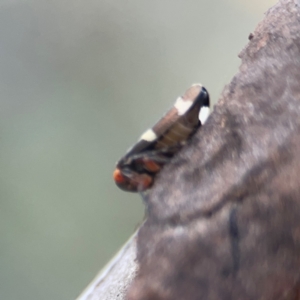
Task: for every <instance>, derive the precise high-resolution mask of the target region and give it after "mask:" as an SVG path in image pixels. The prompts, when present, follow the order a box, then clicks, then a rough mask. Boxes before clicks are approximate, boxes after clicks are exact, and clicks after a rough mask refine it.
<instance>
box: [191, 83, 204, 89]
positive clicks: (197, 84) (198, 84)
mask: <svg viewBox="0 0 300 300" xmlns="http://www.w3.org/2000/svg"><path fill="white" fill-rule="evenodd" d="M192 86H199V87H201V88H202V84H201V83H194V84H192Z"/></svg>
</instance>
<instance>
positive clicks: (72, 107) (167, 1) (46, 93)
mask: <svg viewBox="0 0 300 300" xmlns="http://www.w3.org/2000/svg"><path fill="white" fill-rule="evenodd" d="M273 4H275V0H272V1H271V0H265V1H258V0H242V1H241V0H219V1H216V0H185V1H183V0H179V1H174V0H164V1H159V0H152V1H140V0H131V1H122V0H110V1H108V0H107V1H105V0H98V1H96V0H86V1H79V0H73V1H71V0H64V1H62V0H52V1H41V0H0V28H1V29H0V170H1V171H0V197H1V199H0V200H1V201H0V237H1V239H0V249H1V250H0V299H9V300H10V299H12V300H15V299H25V300H27V299H31V300H35V299H39V300H40V299H43V300H48V299H49V300H50V299H51V300H53V299H56V300H60V299H63V300H64V299H74V298H75V297H76V296H78V295H79V294H80V292H81V291H82V290H83V289H84V288H85V287H86V285H87V284H88V283H89V282H90V281H91V280H92V279H93V277H94V276H95V275H96V274H97V273H98V271H99V270H100V269H101V268H102V267H103V266H104V265H105V263H106V262H108V260H109V259H110V258H111V257H112V256H113V255H114V254H115V253H116V252H117V251H118V249H119V248H120V247H121V246H122V244H123V243H124V242H125V241H126V240H127V239H128V238H129V236H130V235H131V234H132V233H133V232H134V230H135V229H136V227H137V226H138V225H139V223H140V222H141V221H142V219H143V216H144V208H143V205H142V201H141V199H140V198H139V196H137V195H135V194H130V193H125V192H122V191H121V190H119V189H118V188H117V187H116V186H115V184H114V182H113V180H112V172H113V169H114V166H115V162H116V161H117V160H118V159H119V158H120V156H122V155H123V154H124V153H125V151H126V150H127V149H128V147H130V146H131V145H132V144H133V143H134V142H135V141H136V140H137V138H138V137H139V136H140V134H141V133H142V132H143V131H144V130H145V129H147V128H148V127H150V126H152V125H153V124H154V122H156V121H157V120H158V119H159V118H160V117H161V116H162V114H163V113H164V112H165V111H166V110H167V109H168V108H170V106H171V105H172V104H173V102H174V101H175V99H176V98H177V96H178V95H180V94H182V93H183V92H184V91H185V90H186V88H188V87H189V86H190V85H191V84H192V83H195V82H202V83H203V84H204V85H205V86H206V88H207V89H208V91H209V92H210V94H211V98H212V100H213V102H216V101H217V100H218V97H219V95H220V93H221V91H222V89H223V87H224V85H225V84H226V83H228V82H229V81H230V80H231V78H232V76H234V74H235V73H236V72H238V66H239V64H240V62H239V59H238V57H237V55H238V53H239V52H240V51H241V50H242V48H243V47H244V46H245V45H246V44H247V42H248V35H249V33H250V32H252V31H253V30H254V29H255V27H256V25H257V23H258V22H259V21H260V20H262V18H263V13H264V12H265V11H266V10H267V9H268V8H269V7H271V6H272V5H273Z"/></svg>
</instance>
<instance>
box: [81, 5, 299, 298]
mask: <svg viewBox="0 0 300 300" xmlns="http://www.w3.org/2000/svg"><path fill="white" fill-rule="evenodd" d="M299 6H300V0H281V1H280V2H279V3H278V4H277V5H275V6H274V7H273V8H272V9H270V10H269V11H268V13H267V14H266V17H265V19H264V20H263V22H261V23H260V24H259V25H258V27H257V29H256V30H255V32H254V33H253V34H252V35H251V36H250V37H249V38H251V40H250V42H249V44H248V45H247V47H246V48H245V49H244V50H243V51H242V53H241V54H240V58H241V59H242V64H241V67H240V72H239V73H238V74H237V75H236V76H235V77H234V78H233V80H232V82H231V83H230V84H229V85H228V86H227V87H226V88H225V91H224V92H223V96H222V98H221V99H220V100H219V102H218V104H217V105H216V106H215V109H214V112H213V113H212V115H211V116H210V118H209V120H208V121H207V123H206V125H205V126H204V127H203V128H202V129H201V130H200V131H199V132H198V133H197V134H196V136H195V138H193V140H192V142H191V144H190V145H188V146H187V147H186V148H185V149H183V151H181V153H180V154H179V155H177V156H176V157H175V158H174V160H173V161H172V162H171V163H170V164H169V165H168V166H166V167H165V168H164V170H163V171H162V172H161V175H160V176H159V177H160V178H158V179H157V180H156V183H155V185H154V187H153V189H152V190H151V192H150V195H149V197H148V199H147V209H148V219H147V221H146V222H145V224H144V225H143V226H142V227H141V229H140V231H139V234H138V241H137V259H138V264H139V271H138V274H137V276H136V277H135V279H134V281H133V283H132V285H131V287H130V289H129V291H128V295H127V299H129V300H141V299H143V300H150V299H151V300H154V299H155V300H169V299H172V300H176V299H180V300H181V299H188V300H196V299H197V300H198V299H206V300H209V299H255V300H256V299H266V300H269V299H270V300H271V299H272V300H274V299H293V300H296V299H300V290H299V287H300V285H299V280H300V255H299V253H300V252H299V251H300V178H298V176H299V177H300V9H299ZM131 258H132V259H133V256H132V257H131ZM122 263H123V262H122V261H120V262H119V265H118V267H116V269H117V268H120V267H122ZM123 278H124V276H123ZM122 280H123V279H122V277H120V281H119V282H120V284H122ZM128 282H129V281H127V283H128ZM101 285H102V283H99V286H101ZM106 290H108V288H106ZM125 290H126V289H124V290H123V291H125ZM115 295H116V294H115ZM92 296H93V297H94V298H92ZM84 299H124V294H119V296H118V297H115V296H111V297H110V298H108V297H107V294H105V293H102V294H100V293H97V292H95V293H93V294H92V293H91V294H90V298H80V300H84Z"/></svg>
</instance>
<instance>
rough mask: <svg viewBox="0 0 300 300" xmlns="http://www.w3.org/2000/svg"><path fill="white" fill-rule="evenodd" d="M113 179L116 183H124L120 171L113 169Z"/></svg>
mask: <svg viewBox="0 0 300 300" xmlns="http://www.w3.org/2000/svg"><path fill="white" fill-rule="evenodd" d="M113 178H114V180H115V182H116V183H123V182H125V177H124V176H123V174H122V172H121V171H120V169H115V170H114V173H113Z"/></svg>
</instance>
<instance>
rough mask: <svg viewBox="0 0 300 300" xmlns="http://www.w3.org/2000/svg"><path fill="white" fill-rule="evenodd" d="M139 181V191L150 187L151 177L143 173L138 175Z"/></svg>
mask: <svg viewBox="0 0 300 300" xmlns="http://www.w3.org/2000/svg"><path fill="white" fill-rule="evenodd" d="M139 182H140V184H139V186H140V189H141V191H144V190H146V189H148V188H150V187H151V185H152V184H153V178H152V177H151V176H149V175H146V174H143V175H141V176H140V178H139Z"/></svg>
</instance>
